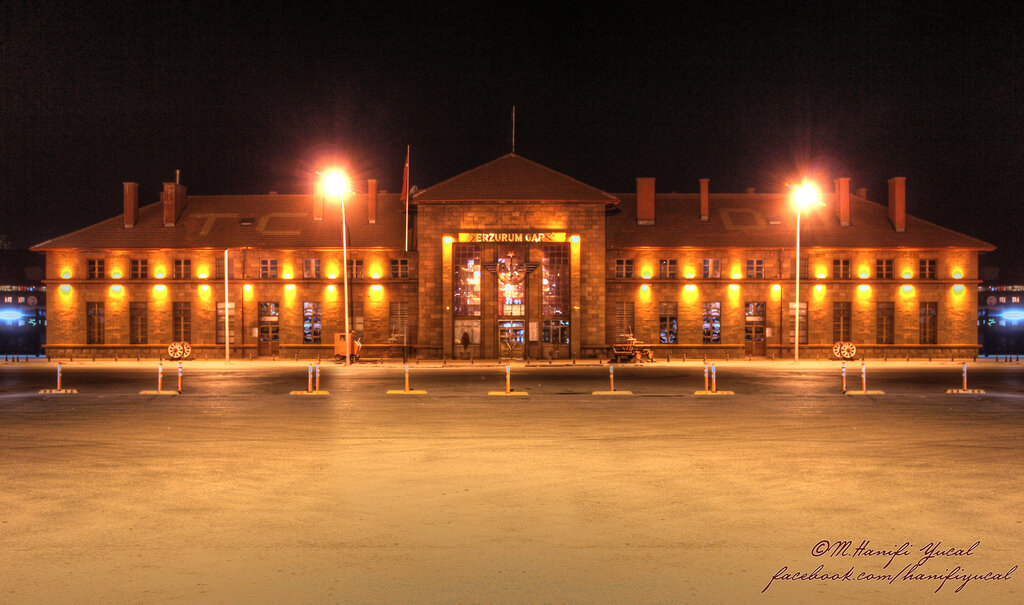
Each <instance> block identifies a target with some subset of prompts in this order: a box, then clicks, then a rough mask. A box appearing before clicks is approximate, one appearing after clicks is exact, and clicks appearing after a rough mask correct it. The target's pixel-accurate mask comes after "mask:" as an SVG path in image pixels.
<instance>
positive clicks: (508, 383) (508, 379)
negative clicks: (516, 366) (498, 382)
mask: <svg viewBox="0 0 1024 605" xmlns="http://www.w3.org/2000/svg"><path fill="white" fill-rule="evenodd" d="M511 392H512V366H510V365H508V366H505V394H506V395H507V394H509V393H511Z"/></svg>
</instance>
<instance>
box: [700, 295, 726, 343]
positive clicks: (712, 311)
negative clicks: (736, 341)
mask: <svg viewBox="0 0 1024 605" xmlns="http://www.w3.org/2000/svg"><path fill="white" fill-rule="evenodd" d="M701 305H702V317H703V332H704V344H713V345H718V344H722V303H720V302H706V303H701Z"/></svg>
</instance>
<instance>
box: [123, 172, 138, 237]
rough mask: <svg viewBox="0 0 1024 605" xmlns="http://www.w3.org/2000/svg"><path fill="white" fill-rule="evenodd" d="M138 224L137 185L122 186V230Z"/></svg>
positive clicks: (126, 184) (127, 184)
mask: <svg viewBox="0 0 1024 605" xmlns="http://www.w3.org/2000/svg"><path fill="white" fill-rule="evenodd" d="M138 223H139V184H138V183H125V184H124V228H125V229H131V228H132V227H134V226H135V225H137V224H138Z"/></svg>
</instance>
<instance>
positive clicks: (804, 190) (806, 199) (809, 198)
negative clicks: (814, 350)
mask: <svg viewBox="0 0 1024 605" xmlns="http://www.w3.org/2000/svg"><path fill="white" fill-rule="evenodd" d="M793 203H794V204H795V205H796V271H794V273H795V274H796V289H795V290H796V292H795V298H796V302H795V303H794V305H793V307H794V308H793V323H794V328H793V334H794V338H793V362H794V363H798V362H799V361H800V211H801V210H803V209H804V207H809V206H813V205H817V204H820V203H821V202H819V201H818V188H817V187H815V186H814V183H809V182H807V181H804V182H802V183H801V184H800V185H798V186H796V187H795V188H793Z"/></svg>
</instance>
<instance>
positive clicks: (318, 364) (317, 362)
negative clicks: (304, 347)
mask: <svg viewBox="0 0 1024 605" xmlns="http://www.w3.org/2000/svg"><path fill="white" fill-rule="evenodd" d="M316 390H317V391H319V390H320V360H319V359H318V360H317V361H316Z"/></svg>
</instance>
